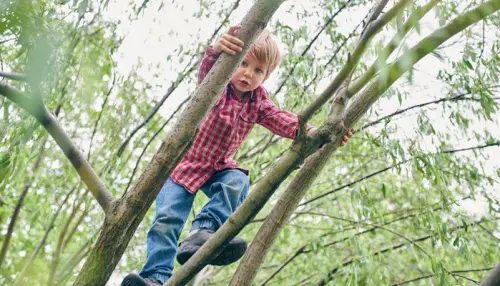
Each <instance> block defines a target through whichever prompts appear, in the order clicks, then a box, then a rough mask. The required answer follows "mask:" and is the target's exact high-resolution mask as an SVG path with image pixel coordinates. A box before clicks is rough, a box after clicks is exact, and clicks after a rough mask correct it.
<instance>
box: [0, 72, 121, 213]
mask: <svg viewBox="0 0 500 286" xmlns="http://www.w3.org/2000/svg"><path fill="white" fill-rule="evenodd" d="M0 94H2V95H3V96H5V97H7V98H8V99H10V100H12V101H13V102H15V103H16V104H18V105H19V106H20V107H21V108H23V109H24V110H26V111H27V112H28V113H30V114H31V115H32V116H33V117H35V119H36V120H37V121H38V122H40V123H41V124H42V126H43V127H44V128H45V129H46V130H47V132H48V133H49V134H50V135H51V136H52V138H54V140H55V141H56V143H57V145H59V147H60V148H61V149H62V151H63V152H64V155H66V157H67V158H68V159H69V161H70V162H71V164H72V165H73V167H74V168H75V169H76V171H77V173H78V175H80V178H81V179H82V181H83V182H84V183H85V185H87V187H88V188H89V190H90V192H91V193H92V195H94V197H95V198H96V200H97V202H98V203H99V205H100V206H101V208H102V209H103V210H104V212H105V213H107V211H108V210H109V206H110V204H111V202H112V201H113V196H112V195H111V193H109V192H108V190H107V188H106V186H105V185H104V183H103V182H102V181H101V179H99V177H98V176H97V175H96V174H95V172H94V170H93V169H92V167H91V166H90V165H89V163H88V162H87V160H85V157H84V155H83V154H82V153H81V152H80V150H78V148H77V147H76V146H75V145H74V144H73V142H72V141H71V139H70V138H69V137H68V135H67V134H66V133H65V132H64V130H63V129H62V128H61V126H60V125H59V123H58V122H57V120H56V118H55V117H54V116H53V115H52V114H51V113H50V112H49V111H48V110H47V109H46V108H45V105H44V103H43V101H42V99H41V98H40V97H39V96H34V98H30V97H29V96H27V95H25V94H24V93H23V92H21V91H20V90H18V89H16V88H14V87H11V86H9V85H7V84H5V83H4V82H2V81H0Z"/></svg>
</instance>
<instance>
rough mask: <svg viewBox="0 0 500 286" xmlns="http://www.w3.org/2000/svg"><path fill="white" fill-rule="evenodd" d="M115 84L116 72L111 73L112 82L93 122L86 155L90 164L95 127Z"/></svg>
mask: <svg viewBox="0 0 500 286" xmlns="http://www.w3.org/2000/svg"><path fill="white" fill-rule="evenodd" d="M115 84H116V71H115V72H113V82H112V83H111V87H110V88H109V89H108V92H107V93H106V95H105V96H104V102H103V103H102V105H101V111H99V116H97V120H96V121H95V124H94V129H93V131H92V136H90V143H89V152H88V154H87V161H89V162H90V154H91V153H90V152H91V150H92V143H93V142H94V137H95V134H96V133H97V126H99V122H100V121H101V117H102V114H103V113H104V110H105V108H106V104H107V103H108V99H109V95H110V94H111V92H112V91H113V88H114V87H115Z"/></svg>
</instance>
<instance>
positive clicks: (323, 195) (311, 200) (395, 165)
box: [299, 141, 500, 206]
mask: <svg viewBox="0 0 500 286" xmlns="http://www.w3.org/2000/svg"><path fill="white" fill-rule="evenodd" d="M495 146H500V141H499V142H492V143H487V144H484V145H479V146H473V147H467V148H461V149H454V150H444V151H441V152H437V153H427V154H423V155H415V156H414V157H412V158H409V159H406V160H403V161H401V162H398V163H396V164H393V165H391V166H389V167H386V168H383V169H380V170H378V171H375V172H373V173H370V174H368V175H366V176H363V177H361V178H359V179H357V180H354V181H352V182H349V183H347V184H344V185H342V186H340V187H338V188H335V189H333V190H331V191H328V192H325V193H323V194H321V195H318V196H316V197H314V198H312V199H309V200H307V201H305V202H303V203H301V204H300V205H299V206H305V205H307V204H310V203H312V202H314V201H316V200H319V199H321V198H323V197H326V196H328V195H331V194H333V193H336V192H338V191H340V190H343V189H345V188H348V187H350V186H352V185H354V184H357V183H359V182H361V181H364V180H367V179H369V178H371V177H374V176H376V175H378V174H381V173H384V172H386V171H389V170H391V169H392V168H395V167H397V166H400V165H403V164H406V163H408V162H410V161H412V160H413V159H414V158H416V157H419V156H429V155H439V154H441V153H442V154H451V153H458V152H463V151H470V150H478V149H484V148H488V147H495Z"/></svg>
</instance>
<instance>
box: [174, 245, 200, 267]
mask: <svg viewBox="0 0 500 286" xmlns="http://www.w3.org/2000/svg"><path fill="white" fill-rule="evenodd" d="M200 247H201V246H192V247H189V248H187V249H186V248H183V249H182V251H180V252H179V253H178V254H177V262H179V264H180V265H184V263H186V261H188V259H189V258H191V256H193V255H194V254H195V253H196V251H198V249H200Z"/></svg>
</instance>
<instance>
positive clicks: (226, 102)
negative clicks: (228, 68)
mask: <svg viewBox="0 0 500 286" xmlns="http://www.w3.org/2000/svg"><path fill="white" fill-rule="evenodd" d="M216 60H217V55H216V53H215V51H214V50H213V49H212V47H208V49H207V51H206V52H205V56H204V58H203V60H202V63H201V67H200V71H199V73H198V84H200V83H201V82H202V81H203V79H204V78H205V76H206V75H207V73H208V71H209V70H210V69H211V68H212V65H213V64H214V63H215V61H216ZM233 90H234V88H233V86H232V84H231V83H229V84H228V85H227V87H226V89H224V91H223V92H222V94H221V96H220V98H219V99H218V100H217V103H216V104H215V106H214V107H212V109H211V110H210V112H209V113H208V115H207V117H206V118H205V119H204V121H203V122H202V123H201V126H200V132H199V133H198V135H197V136H196V139H195V140H194V142H193V145H192V146H191V149H189V150H188V151H187V152H186V154H185V155H184V158H183V159H182V160H181V161H180V162H179V164H178V165H177V167H176V168H175V170H174V171H173V172H172V174H171V178H172V180H174V181H175V182H176V183H177V184H180V185H182V186H184V187H185V188H186V189H187V190H188V191H189V192H190V193H193V194H194V193H196V192H197V191H198V189H199V188H200V187H201V186H202V185H203V184H204V183H205V182H206V181H207V180H208V179H209V178H210V177H212V176H213V175H214V174H215V173H216V172H218V171H221V170H224V169H236V168H237V169H240V170H242V171H243V172H245V173H246V174H248V171H247V170H243V169H241V168H239V167H238V165H237V164H236V162H234V160H233V155H234V154H235V153H236V151H238V149H239V147H240V146H241V144H242V143H243V140H245V138H246V137H247V135H248V133H249V132H250V130H251V129H252V126H253V125H254V124H255V123H258V124H260V125H262V126H264V127H266V128H267V129H269V130H271V131H272V132H273V133H274V134H277V135H280V136H282V137H286V138H290V139H293V138H295V133H296V130H297V127H298V120H297V116H296V115H294V114H292V113H290V112H288V111H284V110H280V109H278V107H277V106H276V105H275V104H274V103H273V102H272V101H271V100H270V99H269V94H268V93H267V91H266V89H265V88H264V87H262V86H259V87H258V88H256V89H255V90H253V91H252V92H251V93H250V94H247V95H246V96H244V98H243V99H240V98H238V97H237V96H236V95H235V93H234V91H233Z"/></svg>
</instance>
